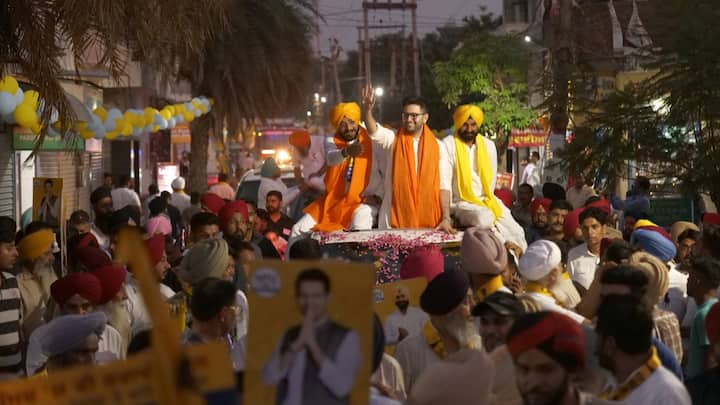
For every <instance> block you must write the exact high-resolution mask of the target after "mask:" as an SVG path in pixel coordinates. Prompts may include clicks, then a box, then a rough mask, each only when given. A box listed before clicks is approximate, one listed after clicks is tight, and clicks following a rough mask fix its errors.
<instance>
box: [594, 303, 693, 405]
mask: <svg viewBox="0 0 720 405" xmlns="http://www.w3.org/2000/svg"><path fill="white" fill-rule="evenodd" d="M595 330H596V332H597V335H598V340H597V346H596V349H595V352H596V353H597V354H598V358H599V361H600V365H601V366H602V367H603V368H605V369H607V370H608V371H610V372H611V373H612V375H613V377H614V379H615V384H614V386H613V387H612V388H611V389H609V390H607V391H606V392H604V393H603V394H604V395H603V397H604V398H606V399H610V400H613V401H623V403H625V404H627V405H646V404H647V405H665V404H667V405H690V404H691V402H690V395H689V394H688V392H687V390H686V389H685V386H684V385H683V384H682V382H680V380H678V379H677V377H675V375H674V374H673V373H672V372H670V371H669V370H667V369H666V368H665V367H663V366H662V364H661V363H660V359H659V358H658V356H657V352H656V351H655V348H654V347H653V344H652V330H653V318H652V313H651V310H650V308H649V307H648V306H647V305H646V304H644V303H642V302H640V301H639V300H638V299H637V298H636V297H633V296H630V295H611V296H607V297H605V298H603V301H602V303H601V304H600V307H599V308H598V312H597V326H596V328H595Z"/></svg>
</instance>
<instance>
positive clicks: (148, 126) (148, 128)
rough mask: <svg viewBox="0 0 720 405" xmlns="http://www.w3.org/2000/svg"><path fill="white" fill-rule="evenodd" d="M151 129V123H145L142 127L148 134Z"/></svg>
mask: <svg viewBox="0 0 720 405" xmlns="http://www.w3.org/2000/svg"><path fill="white" fill-rule="evenodd" d="M152 129H153V127H152V125H145V127H144V128H143V131H144V132H147V133H148V134H149V133H151V132H153V130H152Z"/></svg>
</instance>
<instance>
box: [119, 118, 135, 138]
mask: <svg viewBox="0 0 720 405" xmlns="http://www.w3.org/2000/svg"><path fill="white" fill-rule="evenodd" d="M124 124H125V125H124V126H123V127H122V130H121V131H120V134H122V136H130V135H132V133H133V127H132V125H130V123H129V122H127V121H125V123H124Z"/></svg>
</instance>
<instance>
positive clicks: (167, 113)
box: [160, 107, 173, 121]
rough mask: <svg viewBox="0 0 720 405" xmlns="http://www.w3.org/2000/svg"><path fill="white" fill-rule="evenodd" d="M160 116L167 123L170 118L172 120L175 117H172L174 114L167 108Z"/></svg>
mask: <svg viewBox="0 0 720 405" xmlns="http://www.w3.org/2000/svg"><path fill="white" fill-rule="evenodd" d="M160 116H161V117H163V119H164V120H165V121H167V120H169V119H170V118H172V116H173V115H172V113H171V112H170V110H169V109H168V108H167V107H166V108H163V109H162V110H160Z"/></svg>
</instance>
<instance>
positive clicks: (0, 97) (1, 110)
mask: <svg viewBox="0 0 720 405" xmlns="http://www.w3.org/2000/svg"><path fill="white" fill-rule="evenodd" d="M17 104H18V103H16V102H15V96H14V95H12V94H11V93H7V92H5V91H0V115H7V114H12V112H13V111H15V107H17Z"/></svg>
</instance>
